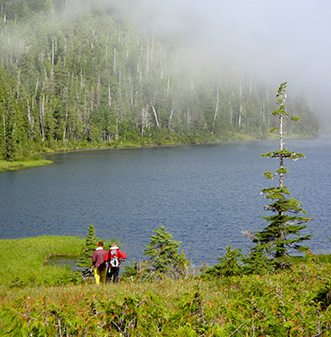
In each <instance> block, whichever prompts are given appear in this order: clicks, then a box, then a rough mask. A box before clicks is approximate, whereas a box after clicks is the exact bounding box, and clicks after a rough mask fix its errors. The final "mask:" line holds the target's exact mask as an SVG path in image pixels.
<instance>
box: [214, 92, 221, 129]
mask: <svg viewBox="0 0 331 337" xmlns="http://www.w3.org/2000/svg"><path fill="white" fill-rule="evenodd" d="M219 101H220V95H219V91H218V88H217V93H216V108H215V113H214V120H213V127H214V126H215V122H216V118H217V113H218V106H219Z"/></svg>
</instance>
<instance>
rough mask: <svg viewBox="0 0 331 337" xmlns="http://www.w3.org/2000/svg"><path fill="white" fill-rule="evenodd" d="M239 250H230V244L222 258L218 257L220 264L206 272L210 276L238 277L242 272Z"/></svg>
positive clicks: (241, 257)
mask: <svg viewBox="0 0 331 337" xmlns="http://www.w3.org/2000/svg"><path fill="white" fill-rule="evenodd" d="M242 259H243V255H242V253H241V249H232V247H231V242H230V243H229V246H228V247H227V249H226V253H225V255H224V257H219V260H220V263H219V264H216V265H215V266H213V267H211V268H209V269H207V270H206V272H205V273H206V274H207V275H211V276H238V275H241V274H242V272H243V269H242V261H241V260H242Z"/></svg>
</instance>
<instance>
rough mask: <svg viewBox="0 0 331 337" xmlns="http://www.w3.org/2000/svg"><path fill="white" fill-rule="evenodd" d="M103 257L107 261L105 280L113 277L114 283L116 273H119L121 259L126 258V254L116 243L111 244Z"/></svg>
mask: <svg viewBox="0 0 331 337" xmlns="http://www.w3.org/2000/svg"><path fill="white" fill-rule="evenodd" d="M103 259H104V260H105V261H107V262H108V263H109V267H108V272H107V282H110V281H111V280H112V279H113V282H114V283H117V282H118V275H119V273H120V264H121V260H125V259H126V254H125V253H123V252H122V251H120V249H119V247H118V246H117V244H116V243H115V242H114V243H112V244H111V246H110V248H109V250H108V252H107V253H106V254H105V255H104V257H103Z"/></svg>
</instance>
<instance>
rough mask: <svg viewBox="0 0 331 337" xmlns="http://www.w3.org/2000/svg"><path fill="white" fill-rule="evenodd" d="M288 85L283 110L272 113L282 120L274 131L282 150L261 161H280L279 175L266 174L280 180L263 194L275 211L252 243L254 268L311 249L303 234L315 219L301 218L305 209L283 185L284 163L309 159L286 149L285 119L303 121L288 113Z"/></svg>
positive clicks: (281, 102)
mask: <svg viewBox="0 0 331 337" xmlns="http://www.w3.org/2000/svg"><path fill="white" fill-rule="evenodd" d="M286 86H287V82H284V83H281V84H280V86H279V89H278V92H277V95H276V98H277V101H276V102H277V104H278V105H279V108H278V109H277V110H275V111H273V112H272V114H273V115H274V116H278V119H279V126H278V127H275V128H273V129H271V130H270V132H275V133H278V134H279V143H280V149H279V150H278V151H272V152H268V153H265V154H262V155H261V157H268V158H276V159H279V168H278V170H277V171H276V172H269V171H268V172H265V173H264V175H265V177H266V178H267V179H273V178H274V177H275V176H277V175H278V176H279V186H276V187H269V188H265V189H263V190H262V192H261V193H264V194H265V197H266V198H267V199H268V200H270V201H271V203H270V204H269V205H266V206H265V210H267V211H271V212H273V213H274V214H273V215H271V216H266V217H262V218H263V219H265V220H266V221H267V222H268V223H269V225H268V226H267V227H265V228H264V229H263V230H262V231H259V232H257V233H255V235H254V236H252V241H253V242H254V243H256V246H255V247H253V248H252V250H251V254H250V256H248V258H247V259H246V261H245V262H246V263H248V264H251V263H253V261H254V260H255V262H256V260H260V262H261V261H264V262H265V261H266V257H267V256H271V257H272V258H274V259H276V260H277V259H279V258H281V257H284V256H285V255H288V254H289V252H290V251H293V250H296V251H299V252H306V251H308V250H309V247H303V246H301V245H300V244H301V243H302V242H303V241H306V240H309V239H310V238H311V236H312V235H311V234H309V235H305V236H302V235H301V234H300V232H301V230H303V229H304V228H306V225H305V224H306V223H307V222H308V221H310V220H311V219H312V218H307V217H305V216H301V215H300V214H302V213H304V214H306V211H304V210H303V209H302V208H301V207H300V206H301V205H302V204H301V203H300V202H298V201H297V200H296V199H294V198H290V197H288V196H289V195H290V192H289V190H288V188H287V187H286V186H284V184H283V180H284V176H285V175H286V174H287V168H286V167H285V166H284V159H292V160H297V159H298V158H302V157H305V156H304V155H303V154H301V153H297V152H291V151H288V150H287V149H286V148H285V147H284V138H283V137H284V134H283V126H284V120H285V118H287V117H289V118H290V119H291V120H292V121H297V120H298V119H300V118H299V117H294V116H290V115H289V114H288V113H287V112H286V108H285V99H286V92H285V89H286Z"/></svg>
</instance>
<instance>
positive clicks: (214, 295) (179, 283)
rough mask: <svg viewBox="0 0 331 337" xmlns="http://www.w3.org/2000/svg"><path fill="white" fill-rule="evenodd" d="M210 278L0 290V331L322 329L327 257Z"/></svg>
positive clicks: (329, 314) (291, 332) (328, 320)
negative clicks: (322, 260)
mask: <svg viewBox="0 0 331 337" xmlns="http://www.w3.org/2000/svg"><path fill="white" fill-rule="evenodd" d="M317 258H318V257H315V256H311V257H307V258H306V259H305V260H302V259H301V260H300V261H297V262H294V263H293V265H292V268H291V270H287V271H281V272H278V273H273V274H264V275H250V276H246V275H243V276H232V277H223V278H217V279H212V280H199V281H197V280H193V279H190V280H185V281H183V280H170V279H167V280H163V281H160V282H154V283H148V284H145V285H144V284H135V283H125V282H121V283H120V284H118V285H117V286H116V291H114V287H113V286H112V285H110V286H109V287H108V286H107V287H102V288H100V287H95V286H94V285H84V286H81V285H79V286H73V285H72V286H66V287H62V288H59V287H49V288H24V289H20V290H19V291H16V292H14V290H11V293H7V297H5V296H2V298H1V306H0V321H1V334H2V336H4V337H6V336H21V335H24V336H29V335H33V336H65V335H66V336H76V335H77V336H80V335H83V334H85V335H86V336H89V335H91V336H108V335H109V336H111V335H114V336H117V335H123V336H315V335H320V336H328V335H329V334H330V332H331V310H330V282H329V280H328V276H327V275H328V273H329V271H330V263H329V262H328V263H325V264H321V263H318V262H316V259H317Z"/></svg>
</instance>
